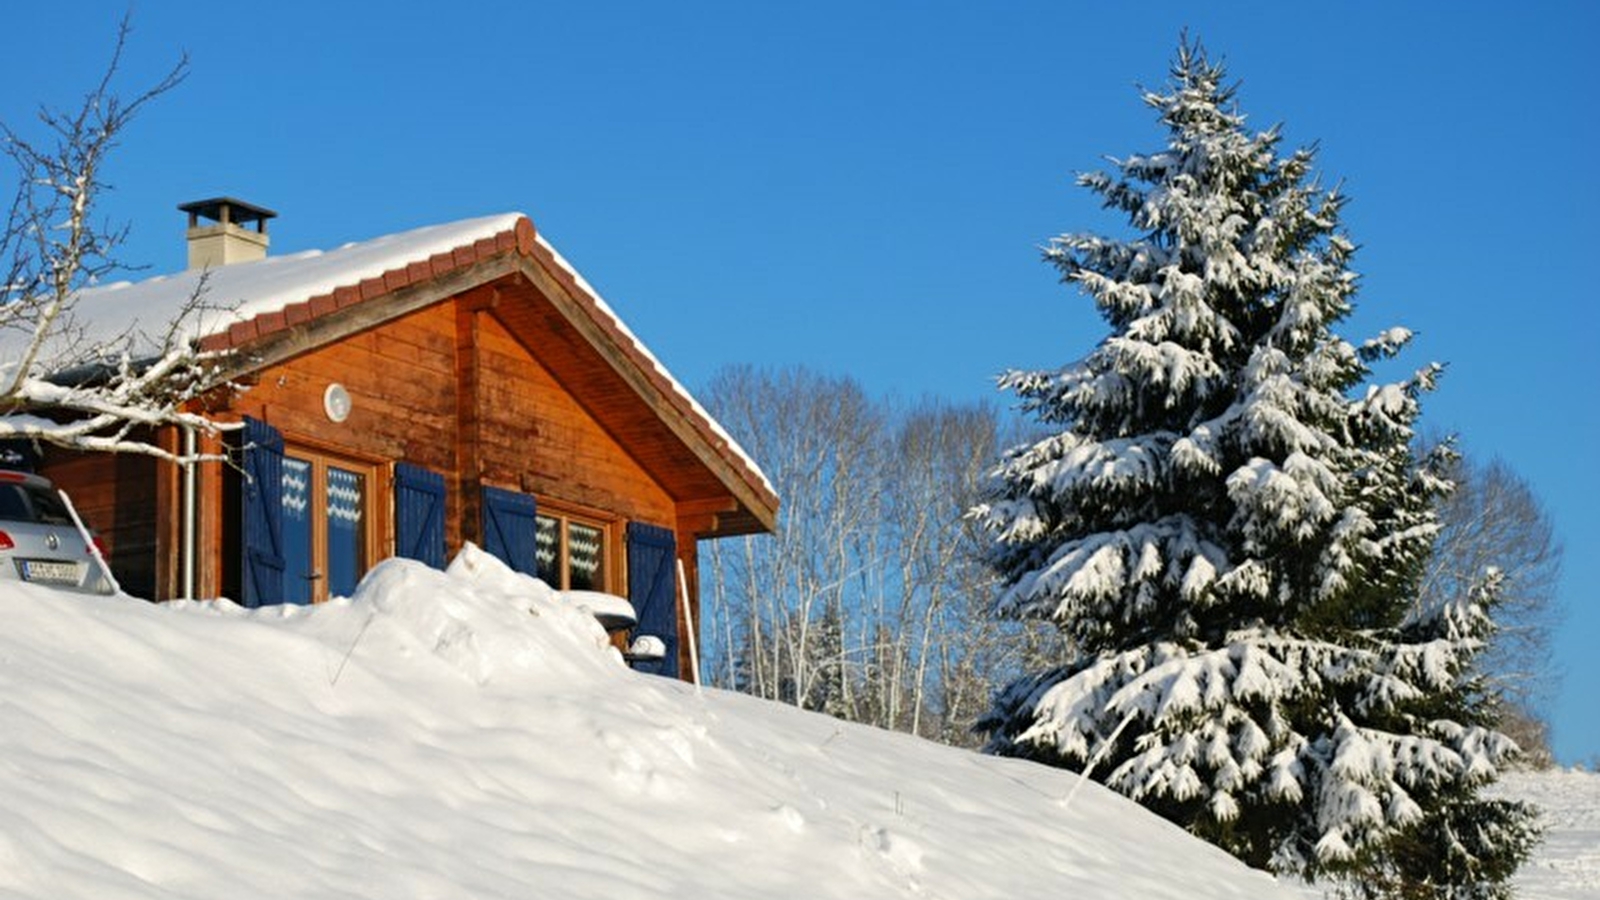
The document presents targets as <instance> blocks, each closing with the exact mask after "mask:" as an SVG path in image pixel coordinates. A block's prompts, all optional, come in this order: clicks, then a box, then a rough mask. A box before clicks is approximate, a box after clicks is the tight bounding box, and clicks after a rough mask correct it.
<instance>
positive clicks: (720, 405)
mask: <svg viewBox="0 0 1600 900" xmlns="http://www.w3.org/2000/svg"><path fill="white" fill-rule="evenodd" d="M702 396H703V397H704V399H705V400H706V401H707V405H708V406H709V407H710V408H711V410H712V412H713V413H714V414H715V415H716V416H717V418H718V420H719V421H721V422H722V423H723V424H724V425H726V426H727V427H728V428H729V429H730V430H731V431H732V432H733V433H734V434H735V436H736V437H738V439H739V441H740V443H741V444H742V445H743V446H745V447H746V448H747V449H749V450H750V451H751V452H752V453H753V455H754V456H755V458H757V459H759V460H761V461H762V464H763V466H765V467H766V468H767V470H768V471H769V473H770V474H771V475H772V477H773V479H774V481H775V486H776V488H777V490H778V493H779V496H781V497H783V499H784V505H783V507H782V509H781V511H780V513H779V523H778V530H777V533H776V534H775V535H773V536H770V537H769V536H762V537H751V538H740V539H735V540H725V541H716V542H712V543H711V545H710V546H709V548H708V550H707V565H706V566H705V568H704V569H703V572H704V577H705V579H706V586H707V589H708V597H709V598H710V603H709V606H708V623H707V631H708V633H709V640H708V644H709V647H708V653H707V659H708V664H709V671H710V673H711V678H712V680H713V681H715V683H717V684H720V685H722V686H725V687H731V688H735V689H738V690H743V691H746V692H749V693H752V694H756V695H758V696H761V697H766V698H768V699H773V700H779V701H782V702H788V703H793V704H796V705H799V706H803V707H806V708H809V709H815V710H818V711H822V712H827V713H829V714H832V715H836V716H839V717H841V718H845V719H849V720H852V721H858V722H866V723H869V724H873V725H877V726H880V727H883V728H892V729H896V730H901V731H909V732H912V733H915V734H920V735H922V736H924V737H931V738H935V739H938V740H943V741H946V742H948V743H957V744H967V745H973V744H974V737H973V736H972V735H971V734H970V733H969V731H970V723H971V722H972V720H973V719H975V718H976V716H977V715H978V714H979V713H980V712H982V711H983V710H984V709H986V708H987V706H988V703H989V700H990V695H991V694H992V693H993V691H994V690H995V688H996V687H998V686H999V685H1000V684H1002V683H1005V682H1006V681H1008V680H1009V679H1010V678H1011V677H1012V676H1014V675H1015V674H1016V673H1017V672H1019V671H1021V668H1020V663H1021V654H1025V653H1028V652H1046V651H1047V649H1048V648H1049V647H1050V646H1052V644H1051V642H1052V641H1053V640H1057V638H1056V636H1055V635H1054V632H1053V629H1049V630H1041V631H1039V633H1038V634H1035V635H1032V636H1029V635H1022V634H1019V632H1021V631H1024V630H1029V629H1031V627H1032V626H1031V625H1022V624H1020V623H1016V622H1007V621H1002V620H999V619H996V618H995V617H994V616H992V615H991V614H990V612H989V609H988V605H989V603H990V600H991V598H992V596H993V592H994V584H993V576H992V574H991V572H990V571H989V569H988V567H987V566H986V565H984V564H983V563H982V562H981V561H980V559H979V557H978V555H977V552H978V550H979V548H980V547H981V546H982V544H981V540H980V536H979V535H978V534H977V533H976V530H975V529H976V526H975V523H973V522H971V521H970V520H968V519H966V518H965V517H964V512H965V510H966V509H967V508H968V507H969V506H970V505H971V504H972V502H974V500H975V498H976V497H977V485H978V483H979V481H980V479H982V477H983V476H984V472H985V470H986V469H987V467H988V465H989V463H990V460H991V459H992V458H993V457H994V455H995V453H996V452H997V451H998V447H999V445H1000V444H1001V443H1002V442H1009V440H1010V437H1009V436H1003V435H1001V434H1000V431H1001V424H1000V422H1001V418H1000V416H999V414H998V413H997V412H996V411H995V409H994V408H992V407H989V406H982V405H974V406H960V405H952V404H949V403H944V402H940V401H937V400H932V399H924V400H921V401H917V402H913V403H909V404H898V403H891V402H888V401H885V400H874V399H870V398H868V397H867V396H866V395H865V394H864V393H863V391H862V390H861V388H860V386H859V385H857V384H856V383H855V382H853V381H851V380H849V379H835V378H827V377H824V376H820V375H817V374H815V373H812V372H808V371H806V370H804V369H788V370H783V371H778V372H772V371H765V370H757V369H753V368H750V367H735V368H729V369H725V370H723V371H722V372H720V373H718V375H717V376H716V377H715V378H714V379H713V380H712V382H711V383H710V385H709V386H708V387H707V389H706V390H705V391H704V392H703V393H702ZM1046 632H1048V633H1046Z"/></svg>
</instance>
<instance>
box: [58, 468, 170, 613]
mask: <svg viewBox="0 0 1600 900" xmlns="http://www.w3.org/2000/svg"><path fill="white" fill-rule="evenodd" d="M163 468H165V469H174V470H175V469H176V468H177V467H176V466H174V465H172V464H171V463H167V462H163V461H159V460H156V459H155V458H153V457H149V456H134V455H131V454H118V455H111V454H101V453H92V454H84V453H67V452H63V451H60V450H55V449H51V450H49V451H47V453H46V454H45V457H44V459H43V460H41V464H40V466H39V470H40V473H41V474H42V475H44V476H45V477H46V478H49V479H50V480H51V481H52V482H54V483H55V485H56V487H58V488H61V489H63V490H65V491H66V492H67V494H68V496H70V497H71V498H72V505H73V508H75V509H76V510H77V511H78V516H79V517H80V518H82V519H83V521H84V524H85V525H87V526H88V527H89V528H90V529H92V530H94V531H95V532H96V533H97V534H98V535H99V536H100V540H101V542H102V543H104V544H105V545H106V550H107V551H109V554H110V557H111V559H110V562H111V570H112V571H113V572H115V573H116V576H117V580H118V581H120V582H121V583H122V589H123V590H125V591H127V592H128V593H130V594H133V595H134V596H138V597H149V596H153V595H154V594H155V593H156V579H157V570H158V568H159V567H158V564H157V557H156V553H157V545H158V541H157V535H158V534H159V533H160V530H161V528H162V527H163V526H165V525H166V524H167V523H168V521H169V515H168V512H169V511H168V510H166V509H165V508H163V507H162V506H161V505H160V504H159V503H158V497H159V494H158V492H157V490H156V486H157V482H158V480H160V481H162V482H165V481H166V480H167V479H166V478H162V477H161V475H162V473H161V471H160V470H161V469H163Z"/></svg>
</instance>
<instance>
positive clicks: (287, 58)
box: [0, 0, 1600, 762]
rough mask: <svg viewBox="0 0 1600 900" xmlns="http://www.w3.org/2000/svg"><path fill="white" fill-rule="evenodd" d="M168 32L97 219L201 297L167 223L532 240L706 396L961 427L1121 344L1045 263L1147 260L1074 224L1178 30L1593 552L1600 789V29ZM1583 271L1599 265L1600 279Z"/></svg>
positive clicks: (1471, 412) (970, 22) (255, 16)
mask: <svg viewBox="0 0 1600 900" xmlns="http://www.w3.org/2000/svg"><path fill="white" fill-rule="evenodd" d="M124 8H125V7H124V5H122V4H119V3H93V2H83V3H75V4H70V6H62V5H55V4H37V3H28V4H12V5H10V6H9V7H8V8H7V10H6V13H5V23H6V30H7V33H8V35H9V38H8V40H7V41H6V44H7V48H6V53H5V54H0V84H4V85H5V89H4V91H3V93H0V117H3V118H4V119H5V120H6V121H8V122H11V123H14V124H20V123H22V121H23V119H24V118H25V117H26V116H27V115H28V114H29V113H30V111H31V109H32V108H33V105H34V104H35V103H36V102H38V101H41V100H45V101H50V102H52V103H55V104H58V105H61V104H70V103H72V102H73V101H74V100H75V99H76V97H77V96H78V95H79V94H80V93H81V92H82V90H83V89H85V88H86V87H87V86H88V85H89V83H90V81H91V79H93V78H94V77H96V76H97V74H98V73H99V71H100V67H101V66H102V64H103V62H104V58H105V54H106V52H107V51H108V48H109V46H110V43H111V38H112V35H113V31H114V26H115V21H116V19H117V18H118V17H119V16H120V14H121V13H122V11H123V10H124ZM1136 8H1137V10H1138V12H1137V14H1136V15H1131V14H1129V13H1127V12H1125V11H1124V5H1123V4H1109V3H1106V4H1090V3H1074V2H1062V0H1058V2H1053V3H1042V2H1040V3H1032V2H1030V3H995V4H980V3H967V4H952V3H942V2H885V3H865V2H831V0H809V2H806V3H794V4H784V5H778V4H769V3H750V2H728V3H697V2H689V0H684V2H676V3H670V4H663V3H649V4H647V3H605V2H590V3H581V4H575V3H574V4H550V3H531V2H518V3H503V4H487V3H486V4H475V3H470V2H464V0H462V2H455V3H436V4H418V5H405V4H399V3H394V2H387V3H331V2H328V3H300V2H263V3H256V4H245V3H216V2H204V3H194V2H160V3H145V4H140V5H138V7H137V8H136V9H135V10H134V17H135V18H134V22H135V27H136V34H135V35H134V38H133V43H132V46H131V47H130V49H129V54H128V60H127V66H126V72H125V78H124V79H123V81H122V82H121V83H122V84H123V85H124V87H126V88H128V89H130V90H131V89H132V88H134V87H137V86H140V85H143V84H145V83H148V82H149V81H151V80H153V79H154V78H155V77H156V75H157V74H158V72H159V70H161V69H162V68H163V67H165V66H167V65H170V64H171V63H172V62H173V61H174V60H175V59H176V58H177V56H178V54H179V53H180V52H185V51H186V52H188V53H189V55H190V57H191V61H192V64H191V73H190V76H189V79H188V81H187V82H186V83H185V84H184V85H183V86H182V87H181V88H179V89H178V90H177V91H176V92H174V93H173V94H171V95H169V96H168V97H167V98H165V99H163V100H162V101H160V102H159V103H158V104H157V105H156V106H154V107H152V108H151V109H150V110H149V111H148V113H147V114H146V115H145V116H144V117H143V118H142V119H140V120H139V121H138V122H137V123H136V125H135V126H134V128H133V129H132V130H131V131H130V132H129V133H128V134H127V136H126V140H125V142H124V145H123V147H122V149H121V151H120V153H119V155H118V156H117V157H116V159H115V160H114V164H113V166H112V168H111V172H110V176H111V179H112V180H113V181H114V182H115V184H116V187H117V191H116V193H115V194H114V195H112V196H111V197H110V198H109V201H108V202H107V203H106V205H105V207H104V209H105V212H106V213H107V214H108V215H109V216H111V217H112V218H114V219H116V220H120V221H126V222H130V223H131V224H132V226H133V231H132V234H131V237H130V240H129V243H128V245H127V248H126V253H125V258H126V259H128V260H129V261H132V262H139V263H144V264H148V265H149V266H151V268H152V271H153V272H164V271H170V270H173V269H176V268H180V267H181V266H182V263H183V248H182V229H183V225H184V222H183V220H182V217H181V215H180V214H179V213H178V212H176V211H175V210H174V208H173V207H174V205H175V204H177V203H179V202H182V201H186V200H193V199H199V198H203V197H208V196H213V195H216V194H232V195H235V196H239V197H242V198H244V199H246V200H250V201H252V202H255V203H259V204H261V205H264V206H268V207H271V208H273V209H276V210H278V211H279V212H280V213H281V218H280V219H278V220H277V221H276V222H274V223H273V241H274V245H273V246H274V251H275V252H282V251H291V250H297V249H305V248H308V247H328V246H333V245H336V244H339V243H343V242H345V241H350V240H358V239H362V238H366V237H371V236H375V235H378V234H383V233H388V232H392V231H398V230H403V229H406V228H410V227H413V226H418V225H423V224H429V223H433V222H439V221H447V220H451V219H456V218H465V217H468V216H475V215H481V214H486V213H490V212H498V211H503V210H512V209H516V210H522V211H525V212H527V213H528V214H529V215H531V216H532V218H533V220H534V222H535V223H536V224H537V225H538V227H539V228H540V229H541V230H542V231H543V232H544V233H545V234H546V236H547V237H549V238H550V239H551V240H552V241H553V242H554V243H555V244H556V246H557V247H558V248H560V249H561V251H562V252H563V253H564V254H565V255H566V256H567V257H568V259H570V260H571V261H572V262H573V263H574V264H575V265H577V266H578V267H579V268H580V269H581V270H582V271H583V272H584V274H585V275H586V276H587V277H588V278H589V280H590V281H592V282H593V283H594V284H595V285H596V286H597V287H598V288H599V289H600V290H601V292H602V293H604V294H605V295H606V296H607V297H608V299H609V300H610V301H611V302H612V304H613V305H614V306H615V307H616V308H617V309H618V311H619V312H620V313H621V314H622V316H623V317H624V318H625V319H626V320H627V321H628V323H629V324H630V325H631V326H632V327H633V329H634V330H635V331H636V332H638V333H639V335H640V336H641V337H642V338H643V339H644V340H645V341H646V342H647V343H648V344H650V345H651V347H652V349H654V350H655V351H656V353H657V354H658V355H659V356H661V357H662V359H664V360H665V361H666V363H667V365H668V366H669V367H670V368H672V369H673V370H674V372H675V373H676V374H677V375H678V376H679V378H680V379H681V380H683V381H684V382H685V383H687V384H689V385H690V386H691V387H693V386H695V385H698V384H700V383H703V381H704V380H705V379H706V377H707V376H708V375H709V374H710V373H711V372H712V371H714V370H715V369H716V368H717V367H718V366H721V365H723V364H726V363H732V362H746V361H749V362H759V363H771V364H786V363H805V364H807V365H810V366H812V367H815V368H817V369H820V370H823V371H828V372H833V373H839V374H848V375H852V376H854V377H856V378H857V379H859V380H860V381H861V382H862V383H863V384H865V385H866V386H867V387H868V388H869V389H870V390H873V391H876V392H896V393H899V394H902V395H919V394H923V393H929V394H935V395H941V396H945V397H950V398H954V399H958V400H965V399H976V398H980V397H984V396H989V395H991V394H992V391H993V388H992V379H993V376H994V375H995V374H996V373H997V372H999V371H1001V370H1003V369H1006V368H1010V367H1043V366H1057V365H1060V364H1062V363H1065V362H1067V361H1068V360H1071V359H1075V358H1077V357H1079V356H1081V355H1083V354H1084V353H1085V352H1086V351H1087V350H1088V349H1089V348H1090V347H1091V346H1092V345H1093V344H1094V343H1095V342H1096V341H1097V340H1099V338H1100V337H1101V336H1102V334H1103V328H1102V326H1101V323H1100V322H1099V320H1098V319H1097V318H1095V317H1094V316H1093V315H1092V313H1091V312H1090V310H1089V307H1088V304H1087V301H1085V300H1083V299H1082V298H1081V297H1079V296H1077V295H1076V294H1074V293H1071V292H1069V291H1067V290H1066V289H1064V288H1062V287H1060V286H1058V285H1057V284H1056V283H1055V279H1054V276H1053V274H1052V272H1051V270H1050V269H1048V268H1047V267H1046V266H1044V265H1043V264H1041V263H1040V262H1039V261H1038V252H1037V248H1038V246H1039V245H1040V244H1041V243H1042V242H1043V241H1045V240H1046V239H1047V238H1049V237H1050V236H1051V235H1053V234H1056V233H1059V232H1062V231H1067V230H1082V229H1088V228H1093V229H1100V230H1109V229H1114V228H1116V227H1117V226H1118V225H1119V224H1120V223H1119V222H1117V221H1116V220H1114V219H1112V218H1110V217H1108V216H1107V215H1106V214H1104V213H1102V212H1100V211H1099V210H1098V209H1096V208H1095V206H1094V204H1093V201H1092V199H1091V198H1090V197H1089V195H1088V194H1087V193H1086V192H1083V191H1081V190H1078V189H1076V188H1074V187H1072V186H1071V178H1072V175H1073V173H1075V172H1077V171H1080V170H1084V169H1090V168H1095V167H1098V166H1099V165H1100V160H1101V158H1102V157H1103V156H1105V155H1108V154H1127V153H1130V152H1136V151H1147V150H1152V149H1156V148H1157V147H1158V146H1159V141H1160V137H1161V135H1160V133H1159V132H1158V131H1157V129H1156V127H1155V126H1154V124H1153V120H1152V119H1151V117H1150V115H1149V114H1148V113H1147V112H1146V111H1145V110H1144V108H1143V107H1142V106H1141V104H1140V103H1139V101H1138V99H1137V96H1136V94H1135V91H1134V86H1135V84H1136V83H1144V84H1150V85H1156V84H1159V83H1160V82H1161V81H1162V80H1163V78H1164V77H1165V72H1166V65H1167V61H1168V60H1169V59H1170V57H1171V54H1172V51H1173V48H1174V46H1175V44H1176V40H1177V35H1178V33H1179V31H1180V29H1182V28H1184V27H1185V26H1187V27H1188V28H1189V29H1190V31H1191V33H1192V34H1194V35H1196V36H1198V37H1200V38H1201V39H1203V40H1204V41H1205V43H1206V44H1207V46H1208V47H1209V48H1210V49H1211V50H1212V51H1213V53H1215V54H1218V55H1221V56H1223V57H1225V58H1226V59H1227V61H1228V63H1229V65H1230V67H1231V70H1232V72H1233V74H1234V75H1235V77H1237V78H1239V79H1240V80H1241V81H1242V82H1243V93H1242V99H1243V104H1244V108H1245V110H1246V111H1247V112H1248V113H1250V115H1251V118H1252V122H1253V123H1254V124H1255V125H1257V126H1259V127H1265V126H1266V125H1269V124H1271V123H1274V122H1280V121H1281V122H1284V123H1285V125H1286V133H1287V136H1288V138H1289V140H1290V142H1292V143H1296V144H1299V143H1308V142H1313V141H1318V142H1320V143H1321V147H1322V152H1321V157H1320V158H1321V165H1322V171H1323V172H1324V173H1325V175H1326V176H1327V179H1328V180H1329V181H1330V182H1331V181H1340V180H1342V181H1343V182H1344V183H1345V186H1346V189H1347V191H1348V193H1350V194H1351V195H1352V196H1353V197H1354V202H1353V205H1352V206H1351V207H1350V208H1349V213H1348V220H1347V222H1348V226H1349V229H1350V232H1351V235H1352V236H1353V237H1354V239H1355V240H1356V241H1357V242H1358V243H1359V244H1361V245H1362V250H1361V252H1360V253H1359V255H1358V256H1357V259H1356V268H1357V269H1358V270H1359V271H1361V272H1362V273H1363V275H1364V278H1363V285H1364V287H1363V290H1362V293H1361V295H1360V298H1359V300H1360V303H1361V307H1360V309H1359V311H1358V314H1357V316H1356V317H1355V320H1354V321H1353V322H1352V323H1351V324H1350V326H1349V328H1347V329H1346V336H1348V337H1351V338H1355V339H1360V338H1363V337H1365V336H1367V335H1368V333H1370V332H1373V331H1376V330H1377V329H1379V328H1382V327H1386V326H1388V325H1390V324H1404V325H1407V326H1409V327H1411V328H1413V329H1414V330H1416V331H1417V332H1419V334H1420V337H1419V340H1418V342H1417V344H1416V345H1415V347H1416V349H1415V350H1414V351H1413V352H1412V354H1411V356H1410V357H1409V358H1408V360H1409V361H1411V362H1414V363H1416V364H1421V363H1422V362H1423V361H1425V360H1427V359H1438V360H1441V361H1444V362H1447V363H1448V364H1449V369H1448V374H1447V377H1446V379H1445V381H1444V383H1443V385H1442V387H1441V389H1440V390H1439V392H1438V393H1437V395H1435V396H1434V397H1433V398H1432V399H1431V400H1430V401H1429V403H1428V404H1427V407H1426V408H1427V413H1426V418H1427V421H1428V423H1430V425H1431V426H1432V427H1435V428H1438V429H1441V430H1455V431H1458V432H1460V433H1461V435H1462V436H1463V438H1464V441H1465V445H1466V447H1467V448H1468V449H1469V451H1470V452H1472V453H1473V454H1475V455H1478V456H1481V457H1485V458H1487V457H1490V456H1496V455H1498V456H1500V457H1503V458H1504V459H1505V460H1506V461H1508V462H1509V463H1510V464H1511V465H1512V466H1513V467H1514V468H1515V469H1516V470H1517V471H1518V472H1520V473H1521V474H1522V475H1524V476H1525V477H1527V478H1528V479H1529V480H1530V481H1531V482H1532V483H1533V484H1534V486H1535V488H1536V489H1537V490H1538V492H1539V493H1540V494H1541V495H1542V497H1543V498H1544V500H1545V501H1546V502H1547V503H1548V505H1549V508H1550V510H1551V512H1552V514H1553V516H1554V518H1555V521H1556V525H1557V527H1558V529H1559V531H1560V533H1561V535H1562V537H1563V538H1564V540H1565V543H1566V547H1567V559H1566V573H1565V578H1564V580H1563V584H1562V588H1561V599H1562V602H1563V603H1564V604H1565V606H1566V608H1567V619H1566V626H1565V627H1564V629H1563V630H1562V631H1561V633H1560V636H1559V637H1558V642H1557V655H1558V662H1559V664H1560V665H1561V666H1562V667H1563V668H1564V669H1565V672H1566V681H1565V687H1564V691H1563V693H1562V695H1561V698H1560V700H1559V703H1558V705H1557V707H1556V708H1555V710H1554V711H1553V712H1554V720H1555V746H1556V749H1557V753H1558V755H1559V756H1560V757H1561V758H1562V759H1563V760H1565V761H1568V762H1573V761H1580V760H1583V761H1587V760H1591V759H1596V758H1600V699H1596V695H1595V691H1596V689H1597V688H1600V652H1596V649H1595V645H1596V644H1600V603H1597V602H1596V597H1595V591H1596V586H1597V584H1600V564H1597V562H1596V556H1597V554H1596V552H1595V545H1596V544H1597V542H1600V525H1597V523H1596V514H1595V509H1594V507H1595V505H1596V501H1600V477H1597V475H1596V464H1595V462H1594V461H1593V460H1594V456H1595V453H1596V451H1595V448H1596V445H1597V443H1600V404H1597V403H1596V401H1595V399H1594V391H1595V388H1594V384H1595V379H1594V371H1595V370H1594V367H1593V365H1592V364H1591V363H1590V360H1591V359H1592V358H1593V356H1594V353H1595V349H1594V348H1595V347H1596V346H1597V344H1600V327H1597V321H1600V316H1597V313H1596V302H1595V300H1594V298H1593V297H1592V296H1589V295H1586V294H1582V293H1581V290H1584V289H1583V288H1582V285H1583V284H1586V283H1588V282H1587V278H1586V276H1587V275H1588V270H1589V268H1590V267H1591V266H1592V265H1593V264H1594V262H1595V261H1596V259H1597V258H1600V257H1597V255H1596V254H1597V251H1596V249H1595V245H1596V238H1597V237H1600V234H1597V232H1596V228H1595V226H1594V224H1593V219H1592V218H1591V217H1590V216H1589V215H1587V214H1588V213H1589V212H1590V211H1591V210H1592V209H1594V208H1595V207H1596V206H1597V201H1600V197H1597V190H1596V188H1597V184H1600V178H1597V176H1596V174H1595V171H1596V170H1595V167H1594V165H1593V163H1592V162H1591V159H1592V156H1593V153H1594V151H1595V148H1596V147H1597V146H1600V127H1597V124H1596V121H1597V117H1596V116H1595V114H1594V106H1595V103H1594V96H1595V93H1596V90H1595V89H1596V88H1597V87H1600V84H1597V80H1600V79H1597V78H1596V75H1595V71H1596V69H1595V67H1594V65H1593V60H1592V44H1593V38H1594V36H1595V34H1596V33H1600V13H1597V12H1596V10H1597V9H1600V6H1596V5H1594V4H1589V3H1583V2H1576V0H1574V2H1569V3H1548V2H1527V0H1524V2H1519V3H1504V2H1497V3H1479V2H1465V3H1450V4H1443V3H1439V4H1408V3H1396V2H1393V0H1388V2H1381V3H1355V4H1281V3H1207V4H1198V3H1197V4H1191V5H1180V4H1173V3H1164V2H1148V3H1142V4H1138V5H1137V7H1136ZM1586 248H1587V249H1586Z"/></svg>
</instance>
